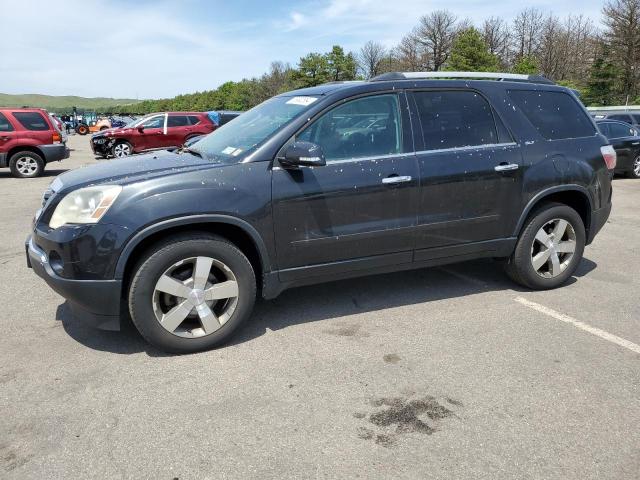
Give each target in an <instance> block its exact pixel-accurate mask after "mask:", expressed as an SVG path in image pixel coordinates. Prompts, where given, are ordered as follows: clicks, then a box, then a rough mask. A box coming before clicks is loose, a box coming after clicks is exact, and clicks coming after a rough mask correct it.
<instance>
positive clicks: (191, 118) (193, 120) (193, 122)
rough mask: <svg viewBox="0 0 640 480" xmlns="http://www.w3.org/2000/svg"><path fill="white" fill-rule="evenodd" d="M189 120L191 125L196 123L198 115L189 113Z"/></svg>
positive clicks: (198, 118) (198, 119) (198, 120)
mask: <svg viewBox="0 0 640 480" xmlns="http://www.w3.org/2000/svg"><path fill="white" fill-rule="evenodd" d="M189 121H190V122H191V125H197V124H198V123H199V122H200V117H196V116H195V115H189Z"/></svg>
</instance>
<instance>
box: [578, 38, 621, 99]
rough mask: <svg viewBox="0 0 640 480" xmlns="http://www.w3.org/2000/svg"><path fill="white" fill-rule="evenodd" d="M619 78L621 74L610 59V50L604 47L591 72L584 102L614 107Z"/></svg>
mask: <svg viewBox="0 0 640 480" xmlns="http://www.w3.org/2000/svg"><path fill="white" fill-rule="evenodd" d="M618 76H619V72H618V71H617V68H616V66H615V65H614V63H613V62H612V61H611V59H610V57H609V48H608V47H607V46H606V45H602V47H601V49H600V52H599V53H598V55H597V56H596V58H595V60H594V62H593V65H592V66H591V69H590V71H589V79H588V80H587V88H586V89H585V93H584V102H585V103H586V104H587V105H593V106H607V105H614V104H615V103H616V79H617V78H618Z"/></svg>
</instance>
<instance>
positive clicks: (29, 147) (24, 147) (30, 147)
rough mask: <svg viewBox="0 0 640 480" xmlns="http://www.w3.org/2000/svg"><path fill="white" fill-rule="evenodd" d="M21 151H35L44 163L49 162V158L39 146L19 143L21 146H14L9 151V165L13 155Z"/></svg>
mask: <svg viewBox="0 0 640 480" xmlns="http://www.w3.org/2000/svg"><path fill="white" fill-rule="evenodd" d="M20 152H31V153H35V154H36V155H38V156H39V157H40V158H41V159H42V162H43V163H44V164H46V163H47V159H46V158H45V156H44V153H42V150H40V149H39V148H38V147H35V146H33V145H19V146H16V147H13V148H12V149H11V150H9V151H8V152H7V165H9V162H10V161H11V157H13V156H14V155H15V154H16V153H20Z"/></svg>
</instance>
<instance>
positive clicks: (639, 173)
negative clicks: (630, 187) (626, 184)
mask: <svg viewBox="0 0 640 480" xmlns="http://www.w3.org/2000/svg"><path fill="white" fill-rule="evenodd" d="M627 176H628V177H629V178H640V155H638V156H637V157H636V158H635V159H634V160H633V163H632V164H631V168H630V169H629V170H628V171H627Z"/></svg>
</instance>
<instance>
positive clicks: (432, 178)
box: [26, 72, 616, 353]
mask: <svg viewBox="0 0 640 480" xmlns="http://www.w3.org/2000/svg"><path fill="white" fill-rule="evenodd" d="M439 76H440V77H439ZM452 76H458V77H460V78H459V79H458V80H451V79H450V78H451V77H452ZM442 77H445V78H447V79H442ZM478 77H480V78H483V79H482V80H479V79H478ZM490 79H497V80H501V81H491V80H490ZM202 115H203V114H196V113H193V114H191V113H185V114H169V113H165V114H155V115H150V116H148V117H145V119H142V123H137V124H134V125H131V126H129V128H126V129H124V130H127V133H126V134H125V135H127V136H126V137H118V136H117V135H116V134H115V132H117V131H114V134H112V135H111V136H109V137H107V136H105V137H104V138H105V142H107V141H113V140H112V139H114V138H123V139H125V141H126V142H127V143H128V144H129V145H130V151H134V152H135V151H136V148H138V149H139V150H145V149H147V148H149V143H145V142H146V141H147V139H146V138H144V137H146V136H152V135H153V136H154V138H156V136H157V137H160V138H161V137H162V136H168V135H173V134H170V133H169V129H170V128H186V127H191V128H192V130H191V132H188V133H194V129H193V127H196V126H198V125H209V124H208V123H206V120H205V118H204V117H203V116H202ZM180 116H182V117H183V118H181V119H180V120H179V123H180V125H177V126H175V127H170V124H169V120H170V119H172V118H177V117H180ZM204 116H206V115H204ZM190 117H193V119H192V118H190ZM196 120H197V121H196ZM138 127H142V128H141V129H139V128H138ZM206 128H207V129H211V128H213V127H211V126H207V127H206ZM603 128H604V127H603ZM608 128H609V129H610V126H609V127H608ZM186 134H187V132H186V131H184V130H183V131H181V133H180V134H179V135H177V140H175V141H174V142H178V143H180V142H184V141H186V140H187V138H186ZM107 138H108V139H110V140H106V139H107ZM129 139H135V140H132V141H131V142H130V140H129ZM138 139H140V140H139V141H140V143H138ZM101 145H102V144H101ZM115 145H122V143H120V144H118V143H117V140H115V141H114V143H113V144H112V147H111V148H113V147H114V146H115ZM135 145H142V146H135ZM103 151H104V152H106V151H107V150H103ZM615 168H616V152H615V150H614V149H613V147H612V146H611V145H610V144H609V141H608V140H607V139H605V138H604V137H603V135H601V134H599V132H598V131H597V129H596V126H595V124H594V122H593V121H592V119H591V118H590V117H589V115H588V113H587V111H586V110H585V109H584V107H583V105H582V104H581V103H580V102H579V101H578V99H577V98H576V96H575V94H574V93H573V92H571V91H570V90H568V89H566V88H564V87H560V86H557V85H555V84H553V82H550V81H549V80H547V79H545V78H543V77H537V76H526V75H515V74H491V73H481V74H478V73H473V74H471V75H470V74H468V73H464V72H461V73H456V72H446V73H440V72H426V73H390V74H384V75H381V76H378V77H375V78H373V79H371V80H369V81H360V82H345V83H332V84H325V85H320V86H317V87H312V88H307V89H303V90H298V91H293V92H288V93H283V94H281V95H278V96H277V97H274V98H271V99H269V100H267V101H266V102H264V103H262V104H261V105H258V106H257V107H255V108H253V109H252V110H250V111H248V112H246V113H244V114H242V115H241V116H240V117H238V118H237V119H236V120H234V121H233V122H231V123H229V124H228V125H226V126H225V127H223V128H221V129H220V130H219V131H217V132H215V133H213V134H211V135H207V136H206V137H204V138H203V139H201V140H200V141H199V142H197V143H196V144H195V145H191V147H190V148H188V149H181V150H178V151H175V152H162V153H156V154H153V155H151V154H148V155H141V156H138V157H137V158H127V159H119V160H118V161H114V162H101V163H100V164H97V165H92V166H89V167H86V168H82V169H78V170H74V171H71V172H67V173H65V174H63V175H61V176H59V177H57V178H56V180H55V181H54V182H53V183H52V184H51V185H50V187H49V189H48V190H47V192H46V193H45V195H44V202H43V205H42V208H41V209H40V210H39V212H38V214H37V217H36V219H35V221H34V225H33V229H32V231H31V236H30V237H29V239H28V240H27V244H26V252H27V261H28V264H29V265H30V266H32V268H33V269H34V271H35V273H37V274H38V275H39V276H41V277H42V278H43V279H44V280H45V281H46V282H47V283H48V284H49V285H50V286H51V287H52V288H53V289H54V290H55V291H57V292H58V293H60V294H61V295H62V296H63V297H65V298H66V299H67V300H68V304H69V306H70V308H71V310H72V312H73V313H74V315H76V317H78V318H79V319H81V320H84V321H86V322H87V323H89V324H92V325H95V326H98V327H99V328H103V329H111V330H115V329H118V328H119V326H120V315H121V312H122V310H123V309H127V310H128V311H129V313H130V315H131V318H132V320H133V323H134V324H135V326H136V327H137V328H138V330H139V331H140V333H141V334H142V336H143V337H144V338H146V339H147V340H148V341H149V342H150V343H152V344H154V345H156V346H157V347H159V348H161V349H163V350H166V351H171V352H183V353H184V352H193V351H198V350H203V349H207V348H211V347H214V346H216V345H219V344H221V343H223V342H225V341H227V340H228V339H229V338H230V337H231V335H232V334H233V333H234V331H236V329H237V328H238V327H239V325H240V324H241V323H242V322H243V321H245V320H246V319H247V318H249V316H250V315H251V311H252V308H253V305H254V302H255V299H256V295H258V294H260V295H262V296H263V297H264V298H266V299H269V298H274V297H276V296H277V295H278V294H280V292H282V291H283V290H285V289H287V288H290V287H294V286H299V285H308V284H313V283H319V282H324V281H332V280H336V279H345V278H352V277H357V276H360V275H365V274H371V273H381V272H389V271H395V270H405V269H412V268H422V267H425V266H431V265H441V264H446V263H451V262H456V261H461V260H470V259H475V258H486V257H489V258H497V259H500V261H501V262H502V263H503V264H504V265H505V268H506V271H507V273H508V275H509V276H510V277H511V278H512V279H513V280H514V281H516V282H517V283H519V284H521V285H523V286H524V287H526V288H530V289H550V288H555V287H558V286H560V285H562V284H563V283H564V282H566V281H567V280H568V279H569V278H570V277H571V276H572V275H573V273H574V271H575V269H576V268H577V266H578V264H579V263H580V261H581V258H582V254H583V251H584V249H585V247H586V246H587V245H589V244H590V243H591V242H592V241H593V240H594V238H595V236H596V235H597V234H598V232H599V230H600V229H601V228H602V226H603V225H604V224H605V223H606V221H607V218H608V216H609V213H610V210H611V198H612V186H611V178H612V176H613V171H614V169H615Z"/></svg>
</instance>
